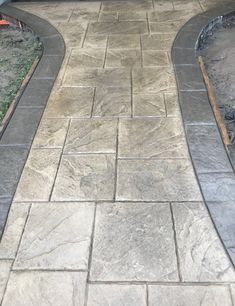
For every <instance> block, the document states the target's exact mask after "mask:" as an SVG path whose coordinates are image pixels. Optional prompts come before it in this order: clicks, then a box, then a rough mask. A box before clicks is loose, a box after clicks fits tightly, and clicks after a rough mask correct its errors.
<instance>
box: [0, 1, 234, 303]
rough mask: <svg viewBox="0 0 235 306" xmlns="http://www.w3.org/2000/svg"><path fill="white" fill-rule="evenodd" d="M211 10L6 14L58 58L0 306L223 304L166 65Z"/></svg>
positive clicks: (133, 6) (84, 7) (61, 7)
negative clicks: (183, 31) (34, 19)
mask: <svg viewBox="0 0 235 306" xmlns="http://www.w3.org/2000/svg"><path fill="white" fill-rule="evenodd" d="M221 1H222V0H216V1H215V0H188V1H184V0H126V1H122V0H109V1H103V2H99V1H76V2H68V1H64V2H53V3H51V2H35V3H34V2H27V3H15V4H14V6H17V7H20V8H23V9H25V10H26V11H29V12H31V13H33V14H36V15H39V16H40V17H42V18H45V19H47V20H48V21H49V22H51V23H52V24H53V25H54V26H55V27H56V28H57V29H58V30H59V31H60V32H61V34H62V36H63V37H64V40H65V43H66V56H65V60H64V63H63V66H62V67H61V71H60V73H59V76H58V79H57V81H56V84H55V86H54V89H53V90H52V93H51V95H50V98H49V101H48V104H47V106H46V109H45V112H44V115H43V118H42V121H41V124H40V126H39V129H38V132H37V134H36V137H35V140H34V143H33V148H32V149H31V152H30V154H29V157H28V161H27V163H26V165H25V168H24V171H23V173H22V177H21V180H20V182H19V185H18V189H17V192H16V195H15V199H14V202H13V204H12V207H11V210H10V213H9V218H8V221H7V225H6V228H5V232H4V234H3V237H2V240H1V243H0V259H1V260H0V266H1V272H2V271H3V273H1V277H0V297H1V294H3V292H5V295H4V298H3V304H2V305H3V306H16V305H17V306H29V305H32V306H38V305H43V306H44V305H45V306H49V305H56V306H60V305H61V306H64V305H68V306H70V305H71V306H84V305H85V306H99V305H102V306H106V305H107V306H108V305H112V306H119V305H126V306H127V305H128V306H137V305H138V306H147V305H148V306H153V305H159V306H168V305H170V306H176V305H177V306H178V305H182V306H199V305H203V306H221V305H224V306H232V301H231V297H232V296H233V298H234V301H233V303H235V289H234V285H233V284H234V281H235V272H234V268H233V267H232V265H231V263H230V261H229V259H228V257H227V254H226V252H225V251H224V249H223V246H222V244H221V242H220V240H219V238H218V236H217V233H216V231H215V229H214V227H213V225H212V223H211V220H210V217H209V214H208V212H207V210H206V209H205V207H204V206H203V203H202V197H201V193H200V189H199V186H198V184H197V181H196V178H195V175H194V171H193V168H192V164H191V161H190V159H189V156H188V152H187V148H186V145H185V138H184V133H183V127H182V123H181V115H180V109H179V104H178V93H177V89H176V82H175V75H174V71H173V69H172V63H171V59H170V51H171V45H172V43H173V41H174V38H175V35H176V33H177V30H178V29H179V27H180V26H181V25H182V24H183V23H185V22H186V21H187V20H188V19H189V18H190V17H191V16H193V15H195V14H197V13H200V12H202V11H203V10H206V9H208V8H211V7H213V6H214V5H215V4H216V3H219V2H221ZM133 117H135V118H133ZM136 117H138V118H136ZM95 201H96V203H95ZM116 201H120V202H116ZM148 201H150V202H148ZM12 261H14V263H13V262H12ZM12 263H13V265H12V266H11V264H12ZM10 270H11V272H10ZM42 270H43V271H42ZM9 272H10V278H9V281H8V283H7V288H6V291H5V289H3V288H4V287H5V284H6V280H7V279H8V274H9ZM143 282H144V283H143ZM152 282H154V283H152ZM230 284H231V285H230Z"/></svg>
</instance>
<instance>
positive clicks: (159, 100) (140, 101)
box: [133, 94, 166, 117]
mask: <svg viewBox="0 0 235 306" xmlns="http://www.w3.org/2000/svg"><path fill="white" fill-rule="evenodd" d="M133 113H134V116H135V117H141V116H146V117H165V115H166V112H165V103H164V96H163V95H162V94H152V95H151V94H150V95H149V94H146V95H145V94H136V95H134V96H133Z"/></svg>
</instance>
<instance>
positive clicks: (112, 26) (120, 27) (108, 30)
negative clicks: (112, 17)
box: [88, 21, 148, 35]
mask: <svg viewBox="0 0 235 306" xmlns="http://www.w3.org/2000/svg"><path fill="white" fill-rule="evenodd" d="M147 31H148V28H147V22H145V21H117V22H94V23H90V25H89V27H88V35H111V34H146V33H147Z"/></svg>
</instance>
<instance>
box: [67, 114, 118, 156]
mask: <svg viewBox="0 0 235 306" xmlns="http://www.w3.org/2000/svg"><path fill="white" fill-rule="evenodd" d="M116 139H117V120H107V119H105V120H104V119H94V120H90V119H82V120H72V122H71V124H70V128H69V131H68V136H67V139H66V143H65V147H64V153H65V154H72V153H115V152H116Z"/></svg>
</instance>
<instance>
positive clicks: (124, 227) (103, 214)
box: [90, 203, 178, 281]
mask: <svg viewBox="0 0 235 306" xmlns="http://www.w3.org/2000/svg"><path fill="white" fill-rule="evenodd" d="M90 278H91V280H93V281H94V280H99V281H177V280H178V272H177V264H176V255H175V246H174V237H173V228H172V220H171V213H170V207H169V204H167V203H144V204H142V203H106V204H105V203H101V204H100V205H98V207H97V214H96V224H95V235H94V244H93V253H92V265H91V274H90Z"/></svg>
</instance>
